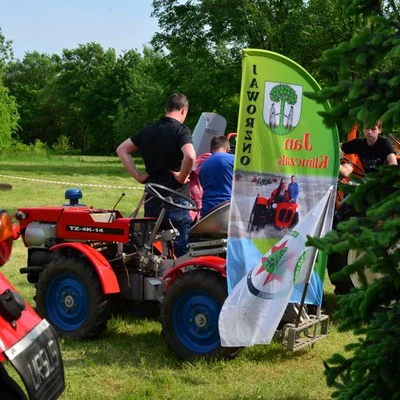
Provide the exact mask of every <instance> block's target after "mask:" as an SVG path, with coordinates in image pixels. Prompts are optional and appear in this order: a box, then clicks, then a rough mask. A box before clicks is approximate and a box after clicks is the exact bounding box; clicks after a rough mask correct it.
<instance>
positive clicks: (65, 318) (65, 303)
mask: <svg viewBox="0 0 400 400" xmlns="http://www.w3.org/2000/svg"><path fill="white" fill-rule="evenodd" d="M35 301H36V311H37V312H38V314H39V315H40V316H41V317H42V318H46V319H47V321H49V323H50V324H51V325H52V326H53V327H54V328H55V329H56V331H57V333H58V334H59V335H60V336H64V337H71V338H74V339H90V338H93V337H95V336H98V335H99V334H100V333H101V332H102V331H103V330H104V329H105V328H106V324H107V320H108V318H109V315H110V306H109V298H107V297H106V296H104V294H103V291H102V288H101V285H100V282H99V279H98V277H97V274H96V272H95V270H94V268H93V267H92V266H91V265H90V264H89V263H88V262H86V261H85V259H84V258H78V257H64V256H59V257H56V258H55V259H54V260H53V261H51V262H50V263H49V264H48V265H47V266H46V268H45V269H44V271H43V272H42V273H41V274H40V277H39V281H38V283H37V284H36V296H35Z"/></svg>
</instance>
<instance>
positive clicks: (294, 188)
mask: <svg viewBox="0 0 400 400" xmlns="http://www.w3.org/2000/svg"><path fill="white" fill-rule="evenodd" d="M288 192H289V202H290V203H297V198H298V197H299V184H298V183H297V182H296V177H295V176H294V175H292V176H291V177H290V183H289V185H288Z"/></svg>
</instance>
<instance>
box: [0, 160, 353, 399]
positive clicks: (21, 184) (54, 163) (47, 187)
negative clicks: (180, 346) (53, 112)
mask: <svg viewBox="0 0 400 400" xmlns="http://www.w3.org/2000/svg"><path fill="white" fill-rule="evenodd" d="M0 182H6V183H10V184H12V190H9V191H0V196H1V204H0V207H2V208H4V209H6V210H7V211H8V212H9V213H10V214H12V215H13V214H14V213H15V211H16V209H17V208H18V207H24V206H47V205H60V204H63V203H65V199H64V193H65V190H66V189H68V188H71V187H79V188H81V189H82V191H83V199H82V200H81V202H82V203H85V204H90V205H93V206H95V207H102V208H112V207H113V206H114V204H115V203H116V202H117V201H118V199H119V198H120V196H121V194H122V193H125V194H126V195H125V197H124V198H123V199H122V200H121V202H120V203H119V204H118V207H117V208H118V209H119V210H120V211H121V212H122V213H123V214H124V215H125V216H128V215H129V214H130V213H131V212H132V210H133V209H134V207H135V206H136V203H137V201H138V199H139V197H140V195H141V193H142V191H141V188H140V187H139V184H137V183H136V182H135V181H134V180H133V179H132V178H130V177H129V176H128V174H127V173H126V172H125V170H124V169H123V167H122V166H121V164H120V162H119V160H118V159H117V158H116V157H101V158H100V157H97V158H89V157H64V158H58V159H47V158H43V159H37V160H35V159H34V158H32V157H29V158H28V157H26V159H19V160H12V159H10V160H5V159H0ZM135 188H136V189H135ZM25 265H26V249H25V248H24V246H23V243H22V241H21V240H17V241H16V242H14V248H13V254H12V257H11V260H10V261H9V262H8V263H7V264H6V265H5V266H4V267H3V268H2V272H3V273H4V274H5V275H6V276H7V277H8V278H9V279H10V280H11V281H12V282H13V284H14V286H16V288H17V289H18V290H19V291H20V293H21V294H22V295H23V296H24V297H25V299H26V300H28V301H29V302H30V303H31V304H32V305H34V302H33V300H32V299H33V295H34V287H33V286H32V285H31V284H29V283H27V281H26V279H25V276H22V275H20V273H19V268H20V267H23V266H25ZM325 300H326V307H327V311H328V312H333V310H334V309H335V304H336V303H335V297H334V295H333V293H332V286H331V285H330V283H329V281H328V280H326V285H325ZM137 311H138V310H132V312H125V313H119V314H118V315H115V316H113V317H112V319H111V320H110V321H109V323H108V326H107V330H106V332H105V333H103V334H102V335H101V336H100V338H98V339H97V340H94V341H87V342H76V341H72V340H65V339H61V340H60V343H61V348H62V352H63V359H64V366H65V374H66V390H65V392H64V393H63V395H62V397H61V399H62V400H67V399H68V400H78V399H88V400H89V399H90V400H91V399H97V400H100V399H174V400H178V399H191V400H195V399H202V400H208V399H221V400H222V399H231V400H234V399H235V400H239V399H243V400H244V399H248V400H253V399H270V400H274V399H280V400H306V399H308V400H314V399H328V398H330V395H331V393H332V389H331V388H328V387H327V386H326V382H325V377H324V374H323V372H324V367H323V361H324V360H326V359H327V358H329V357H330V356H331V355H332V354H333V353H335V352H342V349H343V346H344V345H345V344H347V343H350V342H353V341H355V340H356V338H355V337H354V336H352V335H351V334H346V333H340V332H338V330H337V329H336V323H335V322H334V321H333V322H331V325H330V330H329V335H328V336H327V338H325V339H323V340H321V341H320V342H318V343H317V344H316V345H315V346H314V347H313V348H311V347H310V348H307V349H305V350H300V351H298V352H296V353H292V352H289V351H288V350H286V349H285V348H284V347H283V346H282V345H281V344H279V343H272V344H271V345H269V346H255V347H252V348H246V349H245V350H243V351H242V352H241V353H240V354H239V356H238V357H237V358H236V359H234V360H231V361H216V360H211V361H210V360H209V361H205V360H199V361H195V362H191V363H189V362H183V361H180V360H178V359H177V358H176V357H175V356H174V355H173V354H172V353H171V351H170V350H169V349H168V347H167V345H166V344H165V342H164V340H163V338H162V336H161V334H160V332H161V327H160V324H159V322H158V321H157V319H156V318H146V317H145V316H144V317H143V316H138V312H137ZM8 370H9V371H10V368H8ZM12 372H13V371H12ZM13 376H14V377H15V374H14V375H13ZM0 397H1V396H0Z"/></svg>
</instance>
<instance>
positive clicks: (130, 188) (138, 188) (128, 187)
mask: <svg viewBox="0 0 400 400" xmlns="http://www.w3.org/2000/svg"><path fill="white" fill-rule="evenodd" d="M0 177H2V178H9V179H22V180H24V181H31V182H44V183H50V184H56V185H71V186H75V187H79V186H87V187H100V188H111V189H128V190H143V186H141V187H135V186H113V185H96V184H92V183H73V182H62V181H49V180H47V179H34V178H24V177H22V176H14V175H1V174H0Z"/></svg>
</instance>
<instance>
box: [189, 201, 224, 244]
mask: <svg viewBox="0 0 400 400" xmlns="http://www.w3.org/2000/svg"><path fill="white" fill-rule="evenodd" d="M230 205H231V202H230V201H229V200H227V201H224V202H223V203H221V204H218V205H216V206H214V207H213V208H211V209H210V210H208V211H207V212H206V213H205V214H204V215H203V217H202V218H201V219H200V220H199V221H198V222H197V223H196V224H194V225H193V226H192V227H191V228H190V231H189V235H209V236H218V237H220V236H226V235H227V234H228V225H229V210H230Z"/></svg>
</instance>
